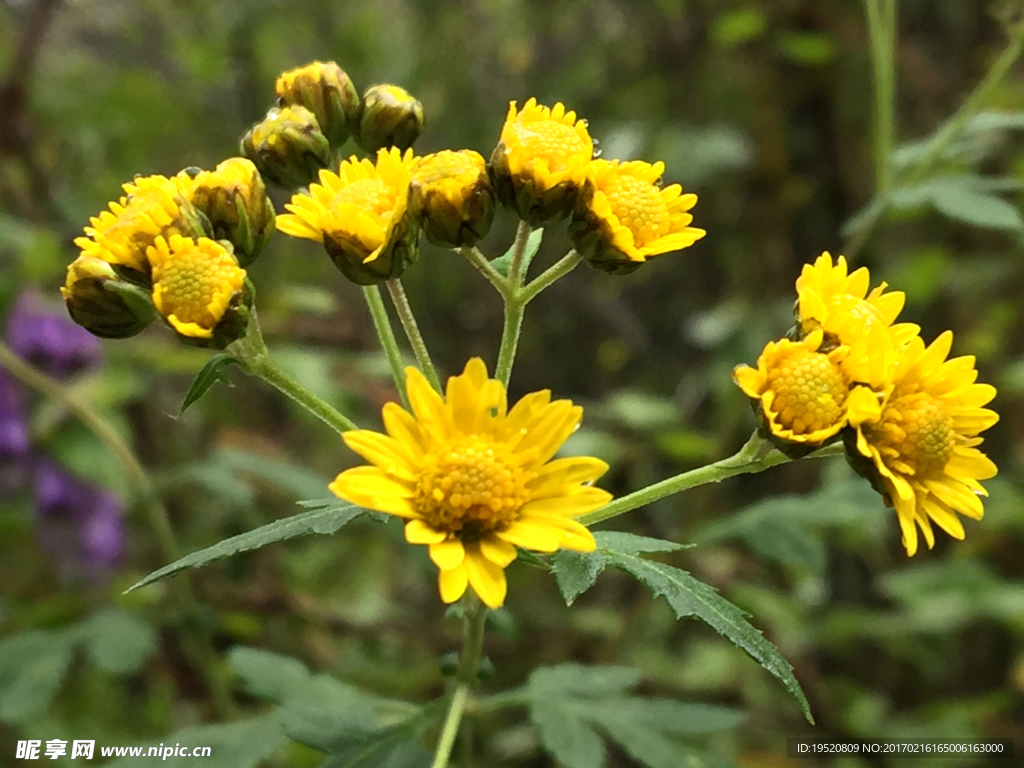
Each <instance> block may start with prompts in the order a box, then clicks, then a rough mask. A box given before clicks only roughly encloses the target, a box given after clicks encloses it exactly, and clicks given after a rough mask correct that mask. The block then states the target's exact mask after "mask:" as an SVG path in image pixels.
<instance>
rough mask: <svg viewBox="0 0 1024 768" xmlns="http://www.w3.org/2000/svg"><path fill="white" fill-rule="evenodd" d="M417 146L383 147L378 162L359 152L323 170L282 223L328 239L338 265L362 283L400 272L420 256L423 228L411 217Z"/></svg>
mask: <svg viewBox="0 0 1024 768" xmlns="http://www.w3.org/2000/svg"><path fill="white" fill-rule="evenodd" d="M412 162H413V155H412V150H407V151H406V153H405V154H404V155H403V154H402V153H401V152H400V151H399V150H397V149H394V148H392V149H390V150H386V149H382V150H380V151H379V152H378V153H377V162H376V164H374V163H371V162H370V161H369V160H359V159H358V158H356V157H355V156H353V157H351V158H349V159H348V160H345V161H344V162H342V163H341V166H340V167H339V168H338V173H332V172H331V171H327V170H323V171H321V172H320V183H319V184H311V185H310V187H309V194H308V195H295V196H294V197H292V201H291V203H289V204H287V205H286V206H285V208H287V209H288V210H289V211H291V213H284V214H281V215H279V216H278V217H277V228H278V229H279V230H281V231H282V232H284V233H286V234H289V235H291V236H293V237H302V238H306V239H309V240H316V241H317V242H318V243H323V244H324V248H325V249H326V250H327V253H328V255H329V256H330V257H331V260H332V261H333V262H334V264H335V266H337V267H338V269H340V270H341V272H342V274H344V275H345V277H347V278H348V279H349V280H351V281H352V282H354V283H358V284H360V285H370V284H373V283H377V282H380V281H382V280H387V279H390V278H393V277H398V276H399V275H401V274H402V272H404V271H405V268H406V267H407V266H408V265H409V264H411V263H412V262H413V261H415V260H416V256H417V252H416V239H417V235H418V230H417V229H416V227H415V225H411V224H410V221H409V217H407V216H406V212H407V205H408V197H409V182H410V179H411V177H412V174H411V172H410V166H411V165H412Z"/></svg>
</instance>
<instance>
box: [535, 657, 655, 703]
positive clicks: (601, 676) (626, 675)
mask: <svg viewBox="0 0 1024 768" xmlns="http://www.w3.org/2000/svg"><path fill="white" fill-rule="evenodd" d="M639 682H640V673H639V672H637V671H636V670H635V669H630V668H629V667H610V666H609V667H588V666H584V665H582V664H557V665H554V666H550V667H538V668H537V669H535V670H534V671H533V673H532V674H531V675H530V679H529V680H528V681H527V683H526V688H527V690H528V691H529V693H530V695H531V696H532V697H534V698H536V699H537V700H538V701H544V700H545V699H547V698H548V697H550V696H554V697H556V698H557V697H566V696H570V697H576V696H583V697H595V698H596V697H604V696H609V695H615V694H621V693H622V692H623V691H624V690H626V689H627V688H632V687H633V686H634V685H636V684H637V683H639Z"/></svg>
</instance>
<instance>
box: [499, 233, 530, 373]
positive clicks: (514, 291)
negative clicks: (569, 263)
mask: <svg viewBox="0 0 1024 768" xmlns="http://www.w3.org/2000/svg"><path fill="white" fill-rule="evenodd" d="M531 231H532V230H531V229H530V225H529V224H527V223H526V222H525V221H521V222H519V229H518V230H516V240H515V243H514V244H513V245H512V263H511V264H510V265H509V268H508V282H507V285H508V293H506V294H504V298H505V323H504V326H503V327H502V329H501V347H500V348H499V349H498V363H497V365H495V367H494V378H496V379H497V380H498V381H500V382H501V383H502V384H504V385H505V387H506V388H507V387H508V382H509V379H510V378H511V377H512V363H513V362H515V359H516V349H517V348H518V346H519V333H520V331H522V328H523V312H524V310H525V309H526V302H525V301H523V300H522V298H521V297H520V289H521V288H522V284H523V278H524V277H525V272H526V270H525V269H523V260H524V259H523V257H524V255H525V254H526V245H527V243H528V242H529V240H530V232H531Z"/></svg>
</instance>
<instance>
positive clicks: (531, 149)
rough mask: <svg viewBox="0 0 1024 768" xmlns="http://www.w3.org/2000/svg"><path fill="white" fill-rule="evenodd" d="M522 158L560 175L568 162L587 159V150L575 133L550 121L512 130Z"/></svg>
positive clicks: (565, 126)
mask: <svg viewBox="0 0 1024 768" xmlns="http://www.w3.org/2000/svg"><path fill="white" fill-rule="evenodd" d="M512 130H513V131H514V132H515V136H516V138H517V139H518V140H519V144H520V146H521V147H522V152H523V156H524V157H528V158H530V159H531V160H543V161H544V162H545V163H547V166H548V170H550V171H564V170H565V169H566V168H568V166H569V161H570V160H572V159H574V158H576V157H579V156H582V157H583V159H584V160H589V159H590V148H589V147H587V145H586V144H585V143H584V142H583V139H581V138H580V136H579V134H578V133H576V131H575V129H573V128H571V127H569V126H568V125H563V124H562V123H559V122H555V121H554V120H538V121H537V122H534V123H529V124H527V125H523V124H522V123H519V124H517V125H514V126H513V127H512Z"/></svg>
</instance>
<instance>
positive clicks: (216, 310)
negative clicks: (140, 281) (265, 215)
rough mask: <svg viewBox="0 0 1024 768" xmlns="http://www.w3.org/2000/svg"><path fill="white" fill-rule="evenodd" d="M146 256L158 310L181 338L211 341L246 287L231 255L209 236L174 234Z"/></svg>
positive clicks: (243, 271)
mask: <svg viewBox="0 0 1024 768" xmlns="http://www.w3.org/2000/svg"><path fill="white" fill-rule="evenodd" d="M147 255H148V257H149V262H150V264H152V265H153V305H154V306H155V307H156V309H157V311H158V312H159V313H160V314H161V315H162V316H163V317H164V319H166V320H167V322H168V323H170V324H171V326H172V327H173V328H174V330H176V331H177V332H178V333H180V334H181V335H182V336H188V337H190V338H194V339H209V338H211V337H212V336H213V332H214V329H215V328H216V327H217V325H218V323H220V321H221V319H222V318H223V317H224V314H225V312H227V309H228V305H229V304H231V302H232V299H233V298H235V297H236V296H238V295H240V292H241V291H242V286H243V285H244V284H245V270H244V269H242V268H241V267H239V266H238V262H237V261H236V260H235V257H234V256H233V255H232V254H231V251H229V250H227V249H226V248H225V247H224V246H223V245H221V244H220V243H218V242H216V241H214V240H210V239H209V238H207V237H200V238H199V239H198V240H193V239H191V238H188V237H182V236H181V235H172V236H171V237H170V238H169V239H168V238H165V237H163V236H159V237H157V238H156V241H155V242H154V243H153V245H151V246H150V248H149V251H148V254H147Z"/></svg>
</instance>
